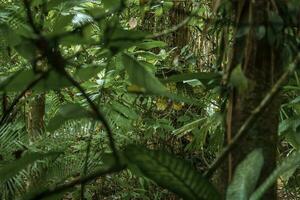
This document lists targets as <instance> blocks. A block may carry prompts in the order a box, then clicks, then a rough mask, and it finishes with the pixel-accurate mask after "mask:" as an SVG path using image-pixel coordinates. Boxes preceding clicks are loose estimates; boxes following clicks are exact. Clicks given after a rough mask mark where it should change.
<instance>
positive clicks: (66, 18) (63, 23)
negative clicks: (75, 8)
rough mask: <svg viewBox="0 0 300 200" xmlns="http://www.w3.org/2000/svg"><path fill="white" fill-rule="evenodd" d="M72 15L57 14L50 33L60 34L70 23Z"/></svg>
mask: <svg viewBox="0 0 300 200" xmlns="http://www.w3.org/2000/svg"><path fill="white" fill-rule="evenodd" d="M73 17H74V15H59V16H58V17H57V18H56V20H55V22H54V25H53V32H52V33H51V34H60V33H63V32H65V31H66V30H67V27H68V25H72V19H73Z"/></svg>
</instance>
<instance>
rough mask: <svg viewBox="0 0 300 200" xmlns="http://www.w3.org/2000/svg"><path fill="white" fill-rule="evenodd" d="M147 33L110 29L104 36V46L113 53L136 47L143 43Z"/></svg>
mask: <svg viewBox="0 0 300 200" xmlns="http://www.w3.org/2000/svg"><path fill="white" fill-rule="evenodd" d="M146 35H147V33H145V32H142V31H137V30H125V29H123V28H111V27H109V28H108V29H107V31H106V32H105V34H104V40H103V41H104V44H105V46H106V47H107V48H109V49H110V50H111V51H112V52H114V53H117V52H119V51H121V50H124V49H127V48H129V47H132V46H136V45H138V44H140V43H141V41H142V40H143V39H144V38H145V36H146Z"/></svg>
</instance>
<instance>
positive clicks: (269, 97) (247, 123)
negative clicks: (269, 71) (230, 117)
mask: <svg viewBox="0 0 300 200" xmlns="http://www.w3.org/2000/svg"><path fill="white" fill-rule="evenodd" d="M299 59H300V54H298V55H297V57H296V59H295V61H294V62H293V64H292V65H291V67H290V68H289V69H287V70H286V71H285V72H284V73H283V74H282V75H281V77H280V78H279V79H278V81H277V82H276V83H275V85H274V86H273V87H272V88H271V90H270V91H269V93H268V94H267V95H266V96H265V97H264V99H263V100H262V101H261V102H260V104H259V105H258V106H257V107H256V108H255V109H254V110H253V111H252V112H251V115H250V116H249V117H248V118H247V119H246V121H245V122H244V123H243V125H242V126H241V127H240V129H239V130H238V132H237V134H236V135H235V136H234V137H233V139H232V141H231V143H230V144H228V145H227V146H226V147H225V148H224V150H223V151H222V152H221V153H220V155H219V156H218V157H217V158H216V159H215V161H214V162H213V163H212V164H211V165H210V167H209V168H208V170H207V171H206V173H205V174H204V176H205V177H207V178H210V177H211V176H212V174H213V173H214V172H215V170H216V169H217V168H218V167H219V165H220V164H221V163H222V162H223V161H224V159H226V157H227V156H228V154H229V153H230V151H231V150H232V149H233V148H235V147H236V144H237V142H238V141H239V140H240V139H241V138H242V137H243V136H244V135H245V134H246V133H247V130H248V129H249V128H250V127H251V125H252V124H253V123H254V122H255V121H256V120H257V118H258V116H259V115H260V114H261V113H262V112H263V111H264V110H265V108H266V107H267V106H268V104H269V103H270V102H271V101H272V99H273V98H274V97H275V95H276V94H277V92H278V91H279V90H280V87H281V85H282V84H283V83H284V82H285V80H286V79H287V78H288V77H289V75H290V74H291V72H293V71H294V69H295V68H296V65H297V63H298V62H299Z"/></svg>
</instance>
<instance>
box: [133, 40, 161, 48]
mask: <svg viewBox="0 0 300 200" xmlns="http://www.w3.org/2000/svg"><path fill="white" fill-rule="evenodd" d="M166 46H167V43H165V42H163V41H157V40H145V41H143V42H142V43H139V44H137V45H136V47H137V48H139V49H144V50H150V49H153V48H163V47H166Z"/></svg>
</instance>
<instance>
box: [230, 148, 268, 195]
mask: <svg viewBox="0 0 300 200" xmlns="http://www.w3.org/2000/svg"><path fill="white" fill-rule="evenodd" d="M263 164H264V158H263V154H262V150H261V149H256V150H254V151H252V152H251V153H250V154H248V155H247V157H246V158H245V159H244V160H243V161H242V162H241V163H240V164H239V165H238V166H237V168H236V170H235V173H234V177H233V180H232V183H231V184H230V185H229V187H228V189H227V195H226V199H228V200H247V199H249V196H250V195H251V193H252V192H253V191H254V189H255V186H256V184H257V181H258V179H259V176H260V172H261V169H262V166H263Z"/></svg>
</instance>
